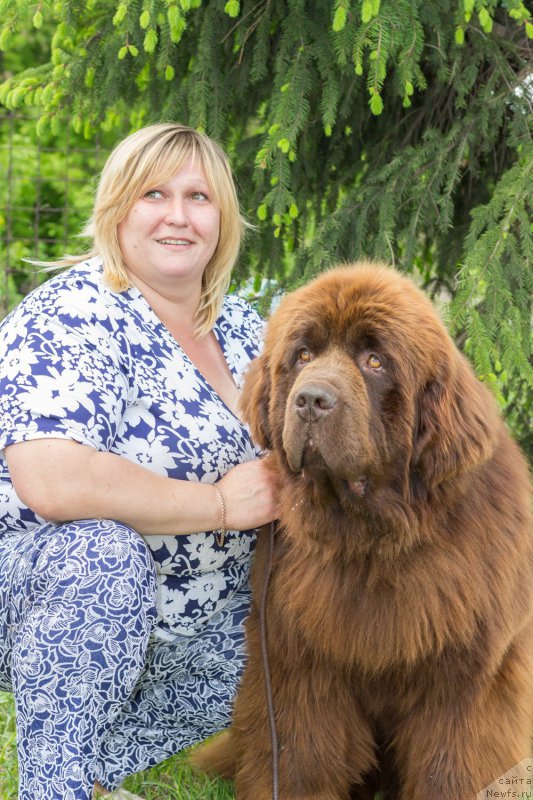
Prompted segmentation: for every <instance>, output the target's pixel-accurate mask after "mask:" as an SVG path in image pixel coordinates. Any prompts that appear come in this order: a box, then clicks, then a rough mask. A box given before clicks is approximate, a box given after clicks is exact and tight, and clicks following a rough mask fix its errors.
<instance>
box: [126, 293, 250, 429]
mask: <svg viewBox="0 0 533 800" xmlns="http://www.w3.org/2000/svg"><path fill="white" fill-rule="evenodd" d="M126 294H129V295H130V297H132V299H133V300H137V301H138V302H139V303H141V304H142V305H143V306H144V309H145V310H146V311H148V314H149V318H150V321H151V322H152V324H153V325H154V326H155V327H156V328H157V329H159V330H160V331H162V333H163V335H164V337H165V339H166V340H167V341H168V342H169V343H170V345H171V346H172V347H173V348H174V349H176V350H177V351H178V352H179V355H180V357H181V358H182V359H183V361H185V363H187V364H189V365H190V367H191V369H193V370H194V374H195V376H196V379H197V380H198V381H200V382H201V383H202V384H203V386H204V387H205V388H206V389H207V391H208V392H209V393H210V395H211V396H212V397H213V398H215V399H216V400H217V402H218V403H220V404H221V405H222V406H223V407H224V408H225V409H226V411H227V412H228V413H229V414H231V416H232V417H233V418H234V419H236V420H237V421H238V423H239V425H240V426H241V427H246V425H245V423H244V421H243V420H242V419H241V418H240V417H239V416H238V415H237V414H236V413H235V412H234V411H233V410H232V409H231V408H230V407H229V406H228V404H227V403H226V402H225V400H224V399H223V398H222V397H221V396H220V394H219V393H218V392H217V390H216V389H215V387H214V386H213V385H212V384H211V383H210V382H209V381H208V380H207V378H206V377H205V376H204V375H203V373H202V372H201V371H200V370H199V369H198V367H197V366H196V364H195V363H194V361H193V360H192V359H191V358H190V357H189V356H188V355H187V353H186V352H185V350H184V349H183V347H182V346H181V345H180V343H179V342H178V340H177V339H175V338H174V336H173V335H172V334H171V332H170V331H169V329H168V328H167V326H166V325H165V324H164V322H162V321H161V319H160V318H159V317H158V316H157V314H156V313H155V311H154V309H153V308H152V306H151V305H150V303H149V302H148V300H147V299H146V297H145V296H144V295H143V293H142V292H141V291H140V289H138V288H137V286H130V288H129V289H127V291H126ZM225 305H226V297H224V300H223V302H222V307H221V309H220V313H219V315H218V317H217V318H216V320H215V324H214V325H213V328H212V330H213V333H214V335H215V339H216V340H217V343H218V346H219V347H220V349H221V351H222V355H223V356H224V360H225V362H226V364H227V367H228V369H229V372H230V374H231V377H232V378H233V381H234V383H235V386H236V387H237V390H238V391H240V390H241V382H240V381H239V377H240V376H239V373H238V372H237V369H236V366H235V363H234V360H233V358H232V357H231V355H232V354H231V350H230V343H229V342H228V340H227V338H226V335H225V334H224V332H223V331H222V327H221V324H220V323H221V322H222V321H223V320H224V307H225ZM145 318H146V317H145V316H143V319H145Z"/></svg>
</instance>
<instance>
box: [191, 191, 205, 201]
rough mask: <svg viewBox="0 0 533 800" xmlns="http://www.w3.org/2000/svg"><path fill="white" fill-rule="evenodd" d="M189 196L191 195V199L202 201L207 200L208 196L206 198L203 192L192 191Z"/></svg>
mask: <svg viewBox="0 0 533 800" xmlns="http://www.w3.org/2000/svg"><path fill="white" fill-rule="evenodd" d="M191 197H192V199H193V200H201V201H204V202H205V201H206V200H209V198H208V196H207V195H206V193H205V192H193V193H192V194H191Z"/></svg>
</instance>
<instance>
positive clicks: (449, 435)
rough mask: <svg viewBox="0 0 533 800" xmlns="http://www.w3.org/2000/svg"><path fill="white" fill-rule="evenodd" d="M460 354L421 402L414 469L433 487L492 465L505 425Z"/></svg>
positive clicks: (415, 438)
mask: <svg viewBox="0 0 533 800" xmlns="http://www.w3.org/2000/svg"><path fill="white" fill-rule="evenodd" d="M454 355H455V358H456V359H457V360H456V363H455V364H453V369H451V370H449V371H448V370H446V372H448V374H447V375H446V374H442V375H441V376H439V377H438V378H436V379H434V380H432V381H430V383H428V384H427V385H426V386H425V387H424V389H423V391H422V392H421V393H420V395H419V397H418V399H417V424H416V430H415V436H414V445H413V462H412V465H413V467H414V468H415V469H416V470H417V472H418V473H419V475H420V476H421V477H422V479H423V481H424V483H425V484H426V485H427V486H428V487H434V486H437V485H438V484H439V483H441V482H442V481H444V480H446V479H447V478H451V477H453V476H455V475H458V474H460V473H462V472H465V471H466V470H468V469H470V468H472V467H475V466H476V465H479V464H483V463H484V462H485V461H487V460H488V459H489V458H490V456H491V454H492V452H493V450H494V445H495V442H496V437H497V435H498V433H497V431H498V428H499V425H500V420H499V415H498V411H497V408H496V404H495V402H494V400H493V398H492V396H491V394H490V392H489V391H488V389H487V388H486V387H485V386H483V384H481V383H480V382H479V381H478V380H477V378H476V377H475V375H474V374H473V372H472V368H471V366H470V364H469V363H468V361H467V360H466V358H465V357H464V356H463V355H461V354H460V353H459V352H458V351H455V353H454ZM444 372H445V371H444V370H443V373H444ZM450 373H451V374H450Z"/></svg>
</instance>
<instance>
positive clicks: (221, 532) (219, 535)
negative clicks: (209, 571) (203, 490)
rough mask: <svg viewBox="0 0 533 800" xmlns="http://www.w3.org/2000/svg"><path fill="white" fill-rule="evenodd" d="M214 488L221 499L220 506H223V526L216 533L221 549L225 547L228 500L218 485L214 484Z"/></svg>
mask: <svg viewBox="0 0 533 800" xmlns="http://www.w3.org/2000/svg"><path fill="white" fill-rule="evenodd" d="M213 486H214V487H215V489H216V490H217V494H218V496H219V498H220V505H221V506H222V524H221V526H220V528H219V529H218V530H217V531H215V539H216V540H217V544H218V546H219V547H224V539H225V538H226V499H225V497H224V495H223V494H222V489H219V488H218V486H217V485H216V483H214V484H213Z"/></svg>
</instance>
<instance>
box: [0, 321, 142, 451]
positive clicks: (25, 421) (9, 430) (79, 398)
mask: <svg viewBox="0 0 533 800" xmlns="http://www.w3.org/2000/svg"><path fill="white" fill-rule="evenodd" d="M17 312H18V313H17ZM17 312H15V313H14V314H13V315H11V316H10V317H8V318H7V319H6V320H5V321H4V323H3V325H2V327H1V328H0V449H3V448H5V447H6V446H7V445H9V444H14V443H16V442H22V441H26V440H29V439H39V438H44V437H56V438H65V439H72V440H74V441H76V442H80V443H82V444H87V445H91V446H93V447H95V448H96V449H98V450H109V449H110V447H111V445H112V443H113V440H114V438H115V435H116V431H117V428H118V425H119V424H120V421H121V419H122V417H123V415H124V411H125V408H126V403H127V393H128V381H127V377H126V376H125V375H124V374H123V373H122V372H121V370H120V365H119V362H118V359H116V358H113V355H112V349H111V347H110V344H109V334H108V335H107V336H106V335H105V332H103V331H102V330H99V328H98V326H97V325H95V324H93V323H92V322H91V321H90V320H89V319H83V318H76V319H74V320H71V322H72V324H66V323H65V321H64V319H60V318H56V317H54V316H52V315H47V314H42V315H39V314H37V315H36V316H34V315H32V314H31V313H28V312H26V313H24V312H23V311H21V310H20V309H17Z"/></svg>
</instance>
